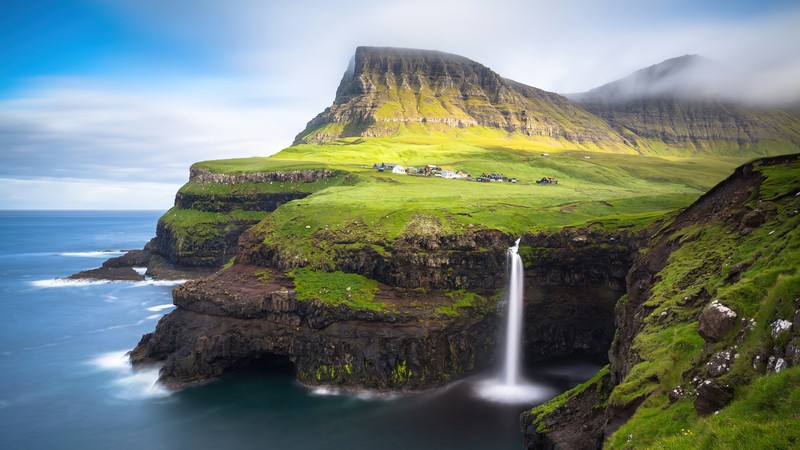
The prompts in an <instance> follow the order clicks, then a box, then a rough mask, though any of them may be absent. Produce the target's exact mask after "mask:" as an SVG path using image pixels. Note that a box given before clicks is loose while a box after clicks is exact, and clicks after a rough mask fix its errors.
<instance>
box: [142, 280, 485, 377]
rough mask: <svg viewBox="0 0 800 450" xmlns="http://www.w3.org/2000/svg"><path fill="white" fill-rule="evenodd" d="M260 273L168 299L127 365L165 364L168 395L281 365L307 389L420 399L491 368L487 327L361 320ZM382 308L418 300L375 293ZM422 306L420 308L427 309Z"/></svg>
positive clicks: (476, 322)
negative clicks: (286, 362)
mask: <svg viewBox="0 0 800 450" xmlns="http://www.w3.org/2000/svg"><path fill="white" fill-rule="evenodd" d="M257 270H258V268H256V267H252V266H245V265H240V264H237V265H234V266H233V267H231V268H229V269H226V270H224V271H222V272H219V273H217V274H216V275H214V276H212V277H210V278H207V279H201V280H198V281H196V282H189V283H187V284H184V285H183V286H181V287H179V288H177V289H176V290H175V292H174V299H175V305H176V306H177V307H178V309H177V310H175V311H173V312H172V313H170V314H168V315H167V316H165V317H164V318H163V319H162V320H161V321H160V322H159V324H158V327H157V328H156V331H155V332H154V333H152V334H148V335H145V336H144V337H143V338H142V341H141V342H140V343H139V345H138V346H137V347H136V349H135V350H134V351H133V353H132V355H131V360H132V362H133V363H134V364H135V365H142V364H148V363H156V362H161V361H163V362H164V366H163V368H162V369H161V380H162V381H163V382H165V383H167V384H169V385H171V386H179V385H182V384H185V383H189V382H196V381H202V380H206V379H209V378H213V377H217V376H220V375H222V374H224V373H227V372H230V371H232V370H235V369H237V368H240V367H243V366H246V365H248V364H251V363H253V362H255V361H258V360H259V359H262V358H267V357H270V356H274V355H279V356H286V357H288V358H289V359H290V360H291V362H292V363H293V364H294V367H295V371H296V374H297V377H298V379H299V380H300V381H301V382H303V383H305V384H326V385H331V384H332V385H338V386H341V387H344V388H348V387H350V388H362V389H364V388H367V389H378V390H385V389H393V390H419V389H424V388H429V387H432V386H437V385H440V384H443V383H445V382H447V381H450V380H452V379H453V378H455V377H457V376H461V375H463V374H465V373H469V372H471V371H474V370H476V369H478V368H482V367H486V366H487V365H488V364H489V362H490V361H491V359H492V354H493V350H494V337H495V325H494V320H495V317H494V315H493V314H487V313H478V312H477V311H476V312H475V313H471V312H470V313H467V314H465V315H461V316H459V318H458V319H449V318H444V317H439V318H438V319H436V320H432V318H431V316H430V311H420V310H418V309H415V308H412V307H409V306H408V304H404V303H399V304H397V305H395V306H396V307H393V308H392V309H391V310H390V311H389V312H373V311H359V310H353V309H350V308H347V307H343V306H342V307H332V306H326V305H323V304H322V303H320V302H307V301H302V302H301V301H298V300H296V298H295V293H294V291H293V290H291V289H288V288H287V287H286V284H287V282H288V284H289V286H290V285H291V282H290V281H289V280H287V279H283V278H281V277H280V276H279V275H277V274H275V277H273V280H274V281H271V282H269V283H265V282H263V281H261V280H260V278H259V277H258V276H256V275H254V273H255V271H257ZM382 292H383V294H382V295H383V296H382V297H381V299H383V300H386V301H391V299H390V297H392V296H396V295H399V296H402V297H404V300H407V301H409V303H410V300H411V299H413V298H414V297H415V296H416V297H419V294H415V293H413V292H407V293H405V292H402V291H399V292H394V291H393V290H392V289H391V288H388V287H384V288H383V289H382ZM430 300H431V299H430V298H426V301H430Z"/></svg>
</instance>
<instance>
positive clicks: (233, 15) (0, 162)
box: [0, 0, 800, 210]
mask: <svg viewBox="0 0 800 450" xmlns="http://www.w3.org/2000/svg"><path fill="white" fill-rule="evenodd" d="M798 24H800V2H798V1H797V0H749V1H741V0H739V1H737V0H651V1H646V2H645V1H641V0H596V1H588V0H585V1H579V0H557V1H542V0H492V1H485V0H483V1H478V0H404V1H396V0H393V1H383V0H369V1H365V0H354V1H347V0H342V1H339V2H330V1H304V0H294V1H292V2H288V1H283V2H278V1H271V0H228V1H222V0H216V1H215V0H136V1H126V0H96V1H92V0H3V1H2V2H0V209H151V210H166V209H167V208H169V207H170V206H172V203H173V199H174V195H175V192H176V191H177V189H178V188H179V187H180V186H181V185H182V184H183V183H185V182H186V181H187V180H188V174H189V166H190V165H191V164H192V163H194V162H197V161H203V160H209V159H224V158H235V157H247V156H268V155H271V154H273V153H276V152H277V151H280V150H281V149H283V148H285V147H287V146H289V145H291V143H292V140H293V139H294V136H295V135H296V134H297V133H299V132H300V131H302V130H303V129H304V128H305V125H306V123H307V122H308V121H309V120H311V119H312V118H313V117H314V116H315V115H316V114H318V113H319V112H321V111H322V110H323V109H324V108H325V107H327V106H329V105H330V104H331V103H332V102H333V99H334V95H335V92H336V87H337V86H338V84H339V81H340V79H341V76H342V74H343V72H344V71H345V69H346V68H347V64H348V62H349V60H350V58H351V56H352V55H353V53H354V51H355V48H356V47H357V46H359V45H370V46H392V47H411V48H423V49H431V50H440V51H445V52H449V53H456V54H459V55H462V56H465V57H467V58H470V59H472V60H475V61H478V62H480V63H482V64H484V65H486V66H488V67H490V68H491V69H493V70H494V71H495V72H497V73H499V74H500V75H502V76H504V77H506V78H511V79H514V80H516V81H519V82H522V83H525V84H528V85H531V86H536V87H539V88H542V89H545V90H549V91H554V92H560V93H571V92H582V91H586V90H589V89H591V88H593V87H597V86H599V85H602V84H604V83H607V82H610V81H613V80H615V79H618V78H621V77H624V76H626V75H628V74H630V73H631V72H633V71H635V70H638V69H641V68H644V67H647V66H650V65H652V64H656V63H658V62H661V61H663V60H665V59H668V58H672V57H676V56H681V55H684V54H700V55H703V56H705V57H707V58H710V59H712V60H715V61H718V62H720V63H722V64H726V65H727V67H731V68H735V70H732V71H731V72H732V73H733V72H735V73H736V77H737V78H736V82H735V83H734V84H735V85H736V90H737V92H740V93H741V94H742V95H743V96H745V97H747V98H748V99H749V100H760V101H764V102H775V101H782V102H787V101H789V102H792V101H800V26H798Z"/></svg>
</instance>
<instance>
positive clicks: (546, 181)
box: [536, 177, 558, 184]
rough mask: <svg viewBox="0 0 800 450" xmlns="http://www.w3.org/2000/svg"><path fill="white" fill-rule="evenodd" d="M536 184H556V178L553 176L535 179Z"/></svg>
mask: <svg viewBox="0 0 800 450" xmlns="http://www.w3.org/2000/svg"><path fill="white" fill-rule="evenodd" d="M536 184H558V180H556V179H555V178H553V177H544V178H542V179H541V180H539V181H537V182H536Z"/></svg>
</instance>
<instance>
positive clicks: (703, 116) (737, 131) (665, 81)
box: [566, 55, 800, 155]
mask: <svg viewBox="0 0 800 450" xmlns="http://www.w3.org/2000/svg"><path fill="white" fill-rule="evenodd" d="M720 73H721V68H720V67H718V66H716V65H715V63H714V62H713V61H711V60H709V59H706V58H704V57H701V56H698V55H684V56H681V57H678V58H672V59H668V60H666V61H663V62H661V63H659V64H654V65H652V66H650V67H647V68H645V69H641V70H638V71H636V72H633V73H632V74H630V75H628V76H626V77H623V78H621V79H619V80H616V81H612V82H610V83H606V84H604V85H602V86H599V87H597V88H594V89H591V90H589V91H587V92H583V93H576V94H566V96H567V98H570V99H571V100H572V101H574V102H575V103H576V104H577V105H579V106H581V107H583V108H584V109H586V110H587V111H589V112H591V113H592V114H594V115H596V116H598V117H601V118H602V119H604V120H605V121H606V122H607V123H608V124H609V125H610V126H611V127H612V128H614V129H615V130H616V131H617V132H619V133H620V134H621V135H623V136H625V137H626V138H627V139H628V142H629V143H631V144H632V145H634V146H635V147H637V148H639V149H641V151H643V152H655V153H675V154H690V155H691V154H698V153H712V154H730V155H735V154H747V153H752V154H754V155H765V154H767V155H768V154H773V155H774V154H778V153H790V152H796V151H798V150H800V132H798V130H800V118H798V116H797V114H793V113H792V111H791V110H787V109H781V108H771V107H766V106H751V105H748V104H746V103H745V102H743V101H736V100H734V99H733V98H731V97H729V96H726V95H723V93H722V92H721V91H718V90H716V89H715V88H714V87H713V85H714V83H715V81H716V80H717V78H718V77H719V76H720Z"/></svg>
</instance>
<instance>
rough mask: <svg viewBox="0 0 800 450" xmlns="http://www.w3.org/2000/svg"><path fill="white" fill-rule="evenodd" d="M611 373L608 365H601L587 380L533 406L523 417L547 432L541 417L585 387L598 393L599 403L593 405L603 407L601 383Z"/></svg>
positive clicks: (541, 430)
mask: <svg viewBox="0 0 800 450" xmlns="http://www.w3.org/2000/svg"><path fill="white" fill-rule="evenodd" d="M610 375H611V371H610V370H609V368H608V366H605V367H603V368H602V369H600V370H599V371H598V372H597V373H596V374H594V376H592V378H590V379H589V380H587V381H585V382H583V383H581V384H579V385H577V386H575V387H574V388H572V389H570V390H568V391H566V392H564V393H562V394H561V395H559V396H557V397H555V398H553V399H551V400H549V401H547V402H546V403H542V404H541V405H539V406H536V407H534V408H533V409H531V410H530V411H528V412H526V413H525V417H526V418H527V419H526V420H528V421H529V422H531V423H537V422H538V425H537V429H536V431H538V432H540V433H541V432H547V431H548V430H547V428H546V425H545V423H544V422H543V421H542V419H543V418H544V417H545V416H547V415H548V414H550V413H552V412H553V411H555V410H556V409H558V408H560V407H561V406H562V405H564V404H565V403H566V402H567V401H569V400H570V399H572V398H574V397H575V396H577V395H579V394H581V393H583V392H584V391H586V390H587V389H590V388H591V389H594V390H595V391H596V392H597V393H598V394H600V403H598V404H597V405H595V406H596V407H597V408H602V407H605V406H606V405H605V395H604V394H603V392H602V391H603V384H604V383H605V382H606V381H607V380H606V379H607V378H608V377H609V376H610Z"/></svg>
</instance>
